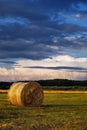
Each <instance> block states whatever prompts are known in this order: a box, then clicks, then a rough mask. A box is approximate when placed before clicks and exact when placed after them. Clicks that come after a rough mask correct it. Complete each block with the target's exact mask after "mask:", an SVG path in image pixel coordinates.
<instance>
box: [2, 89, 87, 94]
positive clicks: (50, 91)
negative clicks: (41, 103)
mask: <svg viewBox="0 0 87 130" xmlns="http://www.w3.org/2000/svg"><path fill="white" fill-rule="evenodd" d="M8 91H9V90H3V89H1V90H0V92H2V93H6V92H7V93H8ZM43 92H44V93H87V91H77V90H74V91H71V90H68V91H64V90H44V91H43Z"/></svg>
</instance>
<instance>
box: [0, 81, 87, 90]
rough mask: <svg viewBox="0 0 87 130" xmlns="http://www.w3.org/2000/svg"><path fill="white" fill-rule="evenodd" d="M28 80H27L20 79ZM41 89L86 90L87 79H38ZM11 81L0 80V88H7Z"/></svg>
mask: <svg viewBox="0 0 87 130" xmlns="http://www.w3.org/2000/svg"><path fill="white" fill-rule="evenodd" d="M21 82H28V81H21ZM36 82H38V83H39V84H40V85H41V86H42V88H43V89H54V90H87V80H84V81H77V80H68V79H53V80H39V81H36ZM12 83H13V82H0V89H9V88H10V86H11V84H12Z"/></svg>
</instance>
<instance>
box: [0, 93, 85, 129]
mask: <svg viewBox="0 0 87 130" xmlns="http://www.w3.org/2000/svg"><path fill="white" fill-rule="evenodd" d="M0 130H87V91H80V92H79V91H44V101H43V104H42V106H41V107H36V108H32V107H18V106H12V105H10V103H9V101H8V96H7V92H5V93H4V92H1V93H0Z"/></svg>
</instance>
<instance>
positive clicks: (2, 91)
mask: <svg viewBox="0 0 87 130" xmlns="http://www.w3.org/2000/svg"><path fill="white" fill-rule="evenodd" d="M0 92H1V93H7V92H8V90H3V89H0Z"/></svg>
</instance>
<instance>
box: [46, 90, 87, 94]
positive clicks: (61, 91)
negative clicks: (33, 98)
mask: <svg viewBox="0 0 87 130" xmlns="http://www.w3.org/2000/svg"><path fill="white" fill-rule="evenodd" d="M44 93H87V91H77V90H75V91H72V90H68V91H65V90H44Z"/></svg>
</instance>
